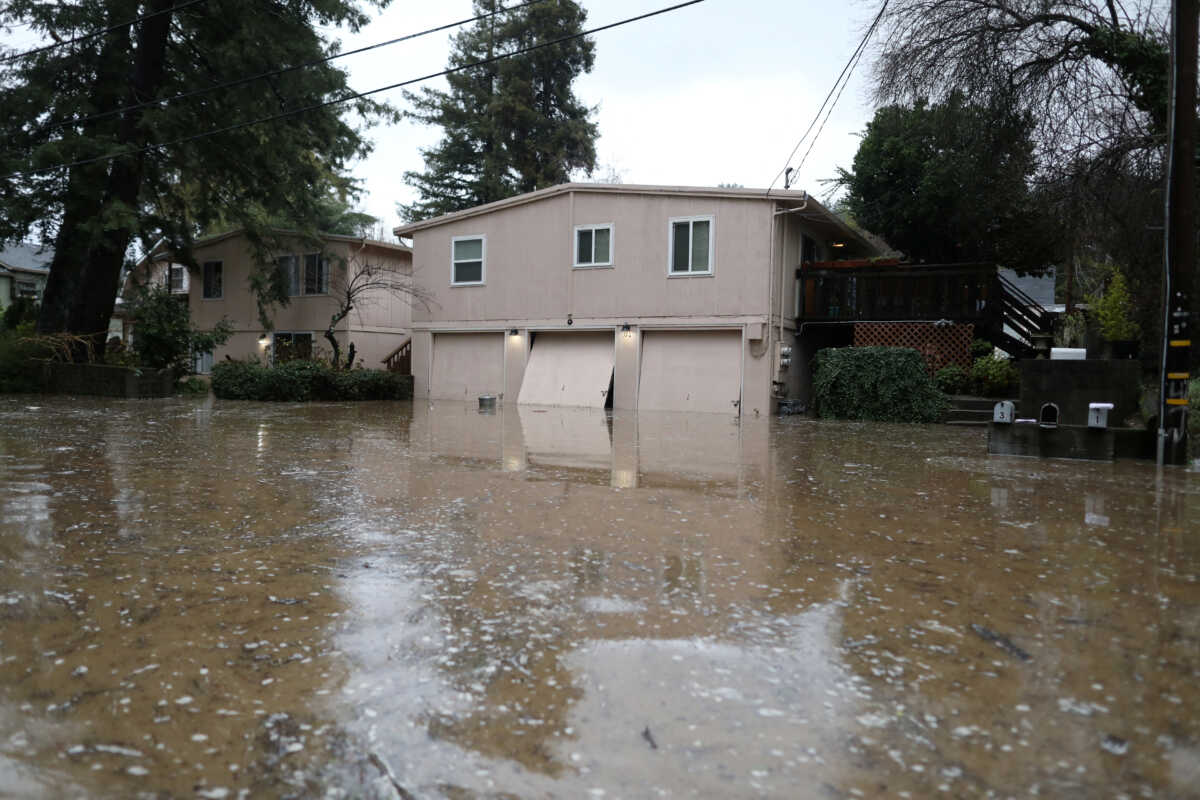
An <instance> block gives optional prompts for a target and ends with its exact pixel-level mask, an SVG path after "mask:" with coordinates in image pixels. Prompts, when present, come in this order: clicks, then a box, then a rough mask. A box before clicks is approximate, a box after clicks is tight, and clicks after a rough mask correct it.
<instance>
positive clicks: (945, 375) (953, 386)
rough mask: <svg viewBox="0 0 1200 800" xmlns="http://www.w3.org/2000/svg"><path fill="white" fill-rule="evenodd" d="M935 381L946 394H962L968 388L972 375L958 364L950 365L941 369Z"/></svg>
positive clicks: (934, 378) (935, 375)
mask: <svg viewBox="0 0 1200 800" xmlns="http://www.w3.org/2000/svg"><path fill="white" fill-rule="evenodd" d="M933 380H934V382H935V383H936V384H937V386H938V388H939V389H941V390H942V391H943V392H945V393H946V394H960V393H961V392H963V391H964V390H965V389H966V388H967V385H968V382H969V381H970V375H968V374H967V371H966V370H965V369H963V368H962V367H960V366H959V365H958V364H950V365H948V366H945V367H942V368H941V369H939V370H938V371H937V372H936V373H935V374H934V376H933Z"/></svg>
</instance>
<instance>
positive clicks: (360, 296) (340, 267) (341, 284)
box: [324, 250, 431, 369]
mask: <svg viewBox="0 0 1200 800" xmlns="http://www.w3.org/2000/svg"><path fill="white" fill-rule="evenodd" d="M334 266H335V269H332V270H331V271H330V276H329V296H330V297H332V298H334V300H335V301H336V302H337V308H336V309H335V310H334V312H333V314H332V315H331V316H330V317H329V326H328V327H327V328H325V334H324V335H325V340H326V341H327V342H329V346H330V347H331V348H332V350H333V356H332V359H331V361H332V363H333V368H334V369H340V368H341V359H342V347H341V343H340V342H338V340H337V336H335V335H334V332H335V330H336V329H337V326H338V325H340V324H341V322H342V320H344V319H345V318H346V317H347V316H349V315H350V312H351V311H354V310H355V309H361V308H365V307H367V306H370V305H372V304H375V303H379V302H382V301H383V300H385V299H387V298H389V297H390V298H395V299H399V300H402V301H404V302H406V303H408V304H409V305H412V304H413V303H414V302H416V303H419V304H421V306H423V307H424V308H428V307H429V303H430V299H431V298H430V295H429V292H428V291H426V290H425V289H422V288H421V287H419V286H417V285H416V284H414V283H413V280H412V271H411V268H410V267H408V266H407V265H401V264H400V263H398V262H394V261H372V260H371V259H370V258H369V257H368V256H367V255H366V254H365V253H364V252H363V251H362V250H359V251H358V252H355V253H353V254H351V256H350V257H349V258H347V259H346V260H345V261H343V262H341V263H339V264H335V265H334ZM350 347H351V353H352V352H353V347H354V345H353V343H351V344H350ZM353 366H354V364H353V356H351V357H350V358H348V359H347V363H346V369H349V368H351V367H353Z"/></svg>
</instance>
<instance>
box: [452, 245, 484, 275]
mask: <svg viewBox="0 0 1200 800" xmlns="http://www.w3.org/2000/svg"><path fill="white" fill-rule="evenodd" d="M486 260H487V237H484V236H455V237H453V238H452V239H451V240H450V285H451V286H477V285H479V284H482V283H483V278H484V275H485V272H484V264H485V262H486Z"/></svg>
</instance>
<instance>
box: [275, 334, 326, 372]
mask: <svg viewBox="0 0 1200 800" xmlns="http://www.w3.org/2000/svg"><path fill="white" fill-rule="evenodd" d="M280 336H287V337H288V341H289V343H290V344H292V345H295V343H296V337H297V336H307V337H308V357H309V358H312V352H313V347H314V346H315V345H316V343H317V337H316V336H315V335H314V334H313V332H312V331H272V332H271V364H272V365H275V364H281V363H283V364H285V363H287V361H293V360H298V359H296V357H295V355H294V353H293V354H292V358H289V359H287V361H282V362H281V361H279V337H280Z"/></svg>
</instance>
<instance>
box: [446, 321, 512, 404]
mask: <svg viewBox="0 0 1200 800" xmlns="http://www.w3.org/2000/svg"><path fill="white" fill-rule="evenodd" d="M503 391H504V334H502V333H435V334H434V335H433V368H432V370H431V371H430V377H429V396H430V398H432V399H435V400H473V399H475V398H476V397H478V396H479V395H483V394H494V395H499V394H500V393H501V392H503Z"/></svg>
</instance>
